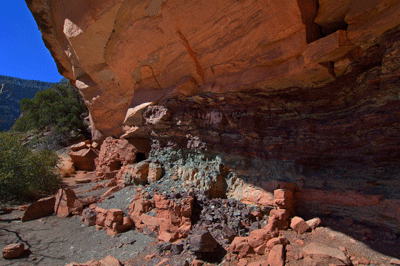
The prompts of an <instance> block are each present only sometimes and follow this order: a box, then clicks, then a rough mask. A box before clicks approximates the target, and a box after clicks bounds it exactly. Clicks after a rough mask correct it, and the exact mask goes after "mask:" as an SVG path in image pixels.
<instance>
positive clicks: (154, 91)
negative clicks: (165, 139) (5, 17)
mask: <svg viewBox="0 0 400 266" xmlns="http://www.w3.org/2000/svg"><path fill="white" fill-rule="evenodd" d="M26 2H27V4H28V7H29V8H30V9H31V11H32V13H33V15H34V17H35V19H36V21H37V23H38V25H39V28H40V29H41V32H42V36H43V40H44V41H45V44H46V46H47V47H48V48H49V50H50V51H51V53H52V55H53V57H54V58H55V60H56V62H57V66H58V68H59V71H60V73H61V74H62V75H64V76H65V77H67V78H69V79H70V80H71V81H72V83H73V84H75V85H76V86H77V87H78V88H79V89H80V91H81V93H82V94H83V95H84V98H85V101H86V103H87V105H88V106H89V110H90V113H91V122H92V125H93V129H94V130H93V132H94V137H97V138H104V137H106V136H109V135H112V136H115V137H118V136H120V135H121V134H122V133H123V130H122V123H123V121H124V119H125V116H126V112H127V110H128V108H135V107H136V106H137V105H140V104H142V103H144V102H150V101H152V102H157V101H159V100H160V99H162V98H165V97H168V96H171V95H176V94H179V95H185V96H193V95H195V94H199V93H202V92H213V93H221V92H232V91H240V90H244V89H249V88H261V89H263V90H266V91H271V90H276V89H283V88H287V87H291V86H297V87H316V86H322V85H324V84H326V83H328V82H331V81H333V80H334V79H335V77H336V76H337V75H340V74H341V73H343V72H344V71H346V68H347V67H348V66H349V64H350V63H351V62H352V61H354V60H357V59H358V58H359V56H358V57H357V55H359V54H362V52H361V53H360V50H361V51H362V50H366V49H368V48H370V47H372V46H373V45H376V44H379V43H380V39H381V36H382V34H383V33H384V32H385V31H387V30H390V29H392V28H395V27H396V26H397V25H398V24H399V23H398V22H397V21H399V20H398V19H396V18H398V17H399V16H400V1H384V0H375V1H369V2H368V3H364V1H361V0H359V1H346V0H343V1H340V2H337V1H330V0H319V1H316V0H285V1H283V2H282V1H280V2H276V1H272V0H265V1H234V0H224V1H218V2H198V1H185V2H182V1H179V0H164V1H161V0H147V1H122V0H113V1H111V0H102V1H85V2H82V1H37V0H29V1H26ZM354 54H357V55H356V56H355V55H354ZM138 126H139V125H138Z"/></svg>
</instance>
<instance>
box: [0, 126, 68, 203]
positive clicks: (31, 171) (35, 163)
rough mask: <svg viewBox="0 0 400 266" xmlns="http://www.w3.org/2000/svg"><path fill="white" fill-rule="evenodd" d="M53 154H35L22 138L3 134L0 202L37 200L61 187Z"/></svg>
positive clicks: (0, 158) (0, 134) (1, 141)
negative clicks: (24, 143)
mask: <svg viewBox="0 0 400 266" xmlns="http://www.w3.org/2000/svg"><path fill="white" fill-rule="evenodd" d="M58 160H59V158H58V156H57V154H56V153H55V152H53V151H48V150H42V151H32V150H31V149H29V148H28V147H24V146H23V145H22V142H21V136H20V135H16V134H12V133H9V132H0V200H1V201H5V200H27V199H38V198H40V197H42V196H44V195H46V194H48V193H51V192H54V190H56V189H58V188H59V187H60V185H61V179H60V177H59V175H58V174H56V171H55V167H56V165H57V163H58Z"/></svg>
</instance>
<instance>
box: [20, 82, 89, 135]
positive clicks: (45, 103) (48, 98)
mask: <svg viewBox="0 0 400 266" xmlns="http://www.w3.org/2000/svg"><path fill="white" fill-rule="evenodd" d="M20 106H21V111H22V112H23V116H22V117H20V118H18V119H17V121H16V122H15V124H14V127H13V130H14V131H18V132H26V131H27V130H31V129H38V128H42V127H53V128H54V129H55V130H56V131H57V132H59V133H62V134H67V133H68V132H70V131H71V130H73V131H76V132H77V133H82V134H84V135H87V131H86V126H85V124H84V123H83V119H82V114H83V113H86V112H87V108H86V105H85V104H84V101H83V99H82V96H81V95H80V93H79V92H78V91H77V90H76V89H75V88H74V87H73V86H72V85H71V84H70V83H69V82H68V80H66V79H63V80H62V81H61V82H60V83H58V84H56V85H54V86H53V87H52V88H49V89H47V90H43V91H39V92H37V93H36V94H35V97H34V98H33V100H30V99H28V98H24V99H22V100H21V101H20Z"/></svg>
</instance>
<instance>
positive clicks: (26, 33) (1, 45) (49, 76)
mask: <svg viewBox="0 0 400 266" xmlns="http://www.w3.org/2000/svg"><path fill="white" fill-rule="evenodd" d="M0 2H1V3H0V75H5V76H11V77H17V78H23V79H34V80H40V81H48V82H59V81H60V80H61V79H62V76H61V75H60V74H59V73H58V71H57V67H56V63H55V62H54V59H53V57H51V55H50V52H49V50H47V48H46V46H45V45H44V43H43V41H42V37H41V34H40V31H39V30H38V27H37V25H36V22H35V20H34V19H33V16H32V14H31V12H30V11H29V9H28V7H27V5H26V3H25V1H24V0H1V1H0Z"/></svg>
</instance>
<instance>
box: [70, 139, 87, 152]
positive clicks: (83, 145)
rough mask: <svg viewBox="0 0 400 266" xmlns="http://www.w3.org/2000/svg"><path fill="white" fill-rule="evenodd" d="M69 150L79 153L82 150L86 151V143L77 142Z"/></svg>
mask: <svg viewBox="0 0 400 266" xmlns="http://www.w3.org/2000/svg"><path fill="white" fill-rule="evenodd" d="M70 148H71V151H80V150H83V149H87V146H86V142H85V141H81V142H79V143H77V144H74V145H72V146H71V147H70Z"/></svg>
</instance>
